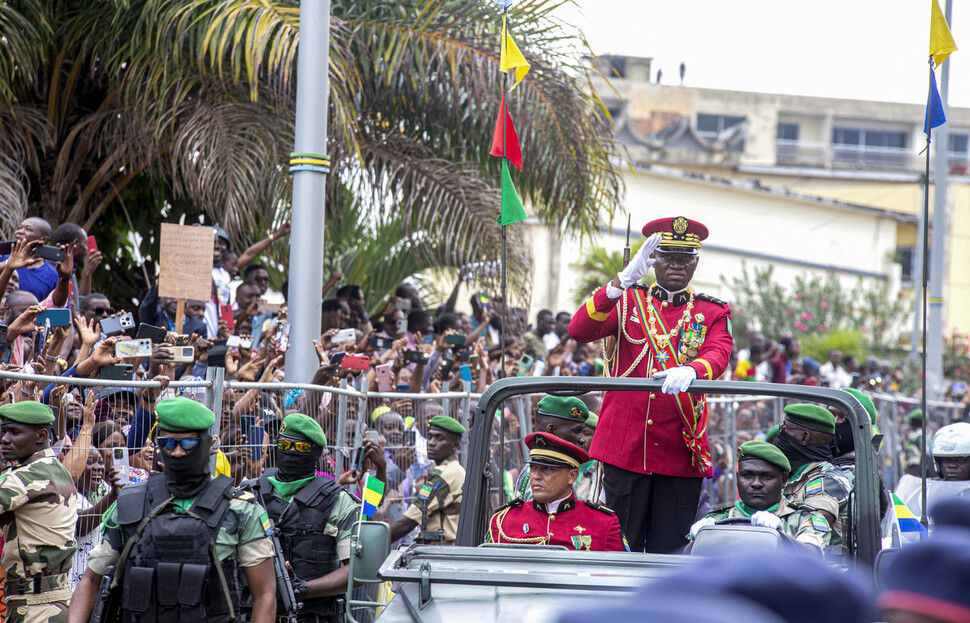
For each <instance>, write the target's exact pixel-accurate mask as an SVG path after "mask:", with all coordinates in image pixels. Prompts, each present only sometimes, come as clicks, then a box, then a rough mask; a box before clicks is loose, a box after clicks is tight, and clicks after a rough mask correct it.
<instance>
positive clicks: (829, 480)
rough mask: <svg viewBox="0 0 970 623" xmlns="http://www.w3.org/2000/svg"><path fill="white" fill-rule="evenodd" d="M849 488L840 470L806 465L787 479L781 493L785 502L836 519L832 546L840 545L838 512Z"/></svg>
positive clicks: (821, 464)
mask: <svg viewBox="0 0 970 623" xmlns="http://www.w3.org/2000/svg"><path fill="white" fill-rule="evenodd" d="M851 491H852V485H851V484H850V483H849V479H848V478H847V477H846V475H845V474H844V473H843V472H842V470H841V469H839V468H838V467H836V466H835V465H832V464H831V463H829V462H828V461H816V462H814V463H806V464H805V465H803V466H801V467H800V468H798V469H797V470H795V472H794V473H792V475H791V480H789V481H788V484H787V485H785V490H784V491H783V494H784V497H785V499H786V500H788V501H789V503H791V502H792V501H799V502H804V503H805V504H808V505H809V506H811V507H812V508H814V509H816V510H820V511H826V512H829V513H831V514H832V516H833V517H835V518H836V520H835V525H834V526H833V534H832V541H831V545H832V546H838V545H841V544H842V523H841V522H840V521H839V519H838V518H839V515H840V514H841V510H842V508H843V507H845V504H846V502H848V500H849V493H850V492H851Z"/></svg>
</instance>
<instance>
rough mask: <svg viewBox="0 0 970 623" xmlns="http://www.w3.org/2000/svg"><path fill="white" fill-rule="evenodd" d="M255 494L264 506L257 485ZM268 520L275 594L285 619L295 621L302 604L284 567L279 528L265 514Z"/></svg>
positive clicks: (295, 622) (288, 572)
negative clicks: (274, 575)
mask: <svg viewBox="0 0 970 623" xmlns="http://www.w3.org/2000/svg"><path fill="white" fill-rule="evenodd" d="M254 491H255V493H256V495H258V496H259V503H260V504H261V505H262V506H263V508H264V509H265V508H266V502H264V501H263V494H262V493H260V491H259V488H258V487H254ZM266 519H267V521H269V530H268V531H267V536H268V537H269V538H270V540H271V541H272V543H273V572H274V573H275V574H276V595H277V597H278V598H279V605H280V606H282V609H283V611H284V612H286V620H287V621H289V622H290V623H297V616H298V615H299V613H300V610H302V609H303V604H302V603H301V602H298V601H297V600H296V593H294V592H293V579H292V578H290V570H289V569H287V568H286V560H285V559H284V558H283V547H282V546H281V545H280V537H279V530H277V528H276V523H275V522H274V521H273V520H272V519H270V518H269V515H268V514H267V515H266Z"/></svg>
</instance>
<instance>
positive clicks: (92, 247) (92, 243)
mask: <svg viewBox="0 0 970 623" xmlns="http://www.w3.org/2000/svg"><path fill="white" fill-rule="evenodd" d="M97 250H98V241H97V240H95V239H94V236H88V253H91V252H92V251H97Z"/></svg>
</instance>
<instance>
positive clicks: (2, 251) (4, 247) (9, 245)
mask: <svg viewBox="0 0 970 623" xmlns="http://www.w3.org/2000/svg"><path fill="white" fill-rule="evenodd" d="M13 245H14V242H13V240H7V241H4V242H0V255H10V252H11V251H13Z"/></svg>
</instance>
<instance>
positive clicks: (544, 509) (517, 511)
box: [485, 433, 629, 552]
mask: <svg viewBox="0 0 970 623" xmlns="http://www.w3.org/2000/svg"><path fill="white" fill-rule="evenodd" d="M525 445H526V446H528V447H529V474H530V483H529V484H530V485H531V486H532V501H530V502H525V501H523V500H522V499H521V498H516V499H514V500H512V501H511V502H509V503H508V504H506V505H505V506H503V507H502V508H500V509H498V512H496V513H495V514H494V515H492V519H491V521H489V527H488V534H487V536H486V537H485V541H486V542H488V543H532V544H535V545H565V546H566V547H568V548H570V549H577V550H597V551H616V552H622V551H629V548H628V547H627V546H626V541H625V539H624V538H623V533H622V532H621V531H620V522H619V520H618V519H617V517H616V515H615V514H613V511H611V510H610V509H608V508H606V507H605V506H600V505H599V504H597V503H595V502H579V501H577V500H576V498H575V496H573V483H574V482H576V479H577V478H578V477H579V466H580V465H582V464H583V463H585V462H586V461H588V460H589V455H588V454H586V451H585V450H583V449H582V448H580V447H579V446H577V445H574V444H571V443H569V442H568V441H565V440H563V439H560V438H559V437H556V436H555V435H551V434H549V433H532V434H530V435H528V436H527V437H526V438H525Z"/></svg>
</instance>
